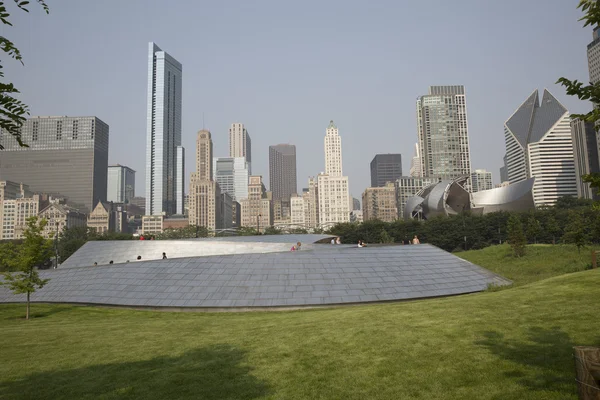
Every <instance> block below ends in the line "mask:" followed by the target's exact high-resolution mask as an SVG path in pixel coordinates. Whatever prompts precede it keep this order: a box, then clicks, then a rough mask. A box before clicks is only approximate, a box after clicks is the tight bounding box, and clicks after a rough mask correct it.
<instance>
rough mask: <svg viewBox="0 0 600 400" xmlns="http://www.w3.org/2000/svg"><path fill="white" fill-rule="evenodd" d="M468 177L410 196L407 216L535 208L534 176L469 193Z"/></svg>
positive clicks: (431, 187) (423, 216) (436, 185)
mask: <svg viewBox="0 0 600 400" xmlns="http://www.w3.org/2000/svg"><path fill="white" fill-rule="evenodd" d="M468 178H469V177H468V176H463V177H460V178H458V179H455V180H446V181H441V182H438V183H434V184H432V185H429V186H427V187H426V188H424V189H422V190H421V191H419V192H417V194H416V195H415V196H413V197H411V198H409V199H408V201H407V202H406V206H405V207H404V219H405V220H410V219H414V218H418V219H430V218H434V217H437V216H440V215H446V216H447V215H454V214H459V213H461V212H463V211H471V212H473V213H477V214H487V213H491V212H496V211H527V210H530V209H532V208H534V207H535V204H534V201H533V184H534V182H535V178H530V179H526V180H524V181H521V182H518V183H514V184H512V185H509V186H504V187H500V188H496V189H490V190H482V191H480V192H476V193H469V192H468V191H467V190H466V189H465V184H466V183H467V180H468Z"/></svg>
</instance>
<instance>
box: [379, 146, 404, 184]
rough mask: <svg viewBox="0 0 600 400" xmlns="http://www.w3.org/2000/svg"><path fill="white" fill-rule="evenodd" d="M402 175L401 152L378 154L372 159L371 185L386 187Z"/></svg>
mask: <svg viewBox="0 0 600 400" xmlns="http://www.w3.org/2000/svg"><path fill="white" fill-rule="evenodd" d="M401 176H402V155H401V154H377V155H375V157H373V160H372V161H371V187H384V186H385V185H386V183H388V182H392V183H394V182H396V179H398V178H400V177H401Z"/></svg>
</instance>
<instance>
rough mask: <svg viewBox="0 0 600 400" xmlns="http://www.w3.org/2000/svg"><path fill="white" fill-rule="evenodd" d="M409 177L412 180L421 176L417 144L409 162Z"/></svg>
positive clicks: (419, 154)
mask: <svg viewBox="0 0 600 400" xmlns="http://www.w3.org/2000/svg"><path fill="white" fill-rule="evenodd" d="M410 176H412V177H413V178H419V177H421V176H423V171H422V170H421V153H420V151H419V143H415V154H414V155H413V158H412V159H411V160H410Z"/></svg>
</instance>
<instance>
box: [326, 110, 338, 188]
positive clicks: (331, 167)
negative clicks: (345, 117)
mask: <svg viewBox="0 0 600 400" xmlns="http://www.w3.org/2000/svg"><path fill="white" fill-rule="evenodd" d="M325 173H326V174H327V175H329V176H342V138H341V137H340V135H339V132H338V128H337V126H335V124H334V123H333V121H330V122H329V126H328V127H327V129H326V131H325Z"/></svg>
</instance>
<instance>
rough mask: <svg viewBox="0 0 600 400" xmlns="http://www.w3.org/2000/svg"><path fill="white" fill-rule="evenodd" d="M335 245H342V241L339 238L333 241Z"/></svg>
mask: <svg viewBox="0 0 600 400" xmlns="http://www.w3.org/2000/svg"><path fill="white" fill-rule="evenodd" d="M335 244H342V239H340V237H339V236H338V237H337V238H336V239H335Z"/></svg>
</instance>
